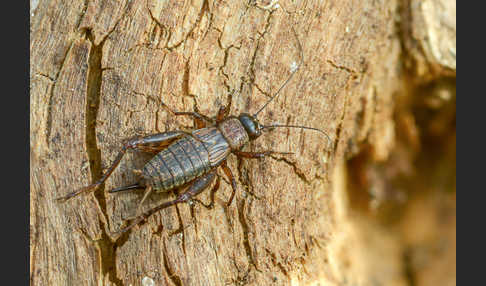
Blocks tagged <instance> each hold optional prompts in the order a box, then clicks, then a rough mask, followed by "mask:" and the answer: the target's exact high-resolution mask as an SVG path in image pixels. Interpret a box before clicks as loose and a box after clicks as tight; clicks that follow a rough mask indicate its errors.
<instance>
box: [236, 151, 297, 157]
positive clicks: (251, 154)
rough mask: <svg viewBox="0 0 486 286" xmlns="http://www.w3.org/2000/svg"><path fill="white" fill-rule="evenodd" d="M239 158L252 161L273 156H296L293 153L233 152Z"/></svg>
mask: <svg viewBox="0 0 486 286" xmlns="http://www.w3.org/2000/svg"><path fill="white" fill-rule="evenodd" d="M233 154H235V155H236V156H238V157H243V158H250V159H259V158H263V157H265V156H268V155H271V154H282V155H290V154H294V153H293V152H277V151H264V152H242V151H233Z"/></svg>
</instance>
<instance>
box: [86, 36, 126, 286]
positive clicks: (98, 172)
mask: <svg viewBox="0 0 486 286" xmlns="http://www.w3.org/2000/svg"><path fill="white" fill-rule="evenodd" d="M86 37H87V39H88V40H89V41H90V42H91V44H92V46H91V49H90V54H89V59H88V78H87V80H88V81H87V91H86V123H85V126H86V131H85V133H86V138H85V144H86V152H87V154H88V158H89V164H90V170H91V180H92V181H93V182H94V181H97V180H98V179H99V178H101V176H102V173H103V170H102V167H101V150H100V149H99V148H98V146H97V142H96V118H97V115H98V110H99V105H100V99H101V84H102V70H101V63H102V56H103V54H102V53H103V44H104V39H106V37H105V38H104V39H103V41H102V42H101V43H100V44H99V45H95V44H94V36H93V35H92V33H91V30H90V29H86ZM104 187H105V186H104V184H103V185H102V186H100V187H99V188H98V190H97V191H96V192H94V195H95V199H96V201H97V203H98V206H99V208H100V210H101V214H100V224H101V225H102V227H101V231H102V232H101V239H100V240H98V241H97V242H96V243H97V246H98V247H99V250H100V264H101V265H100V268H101V272H102V274H103V275H104V276H108V277H109V280H110V282H112V283H113V284H115V285H123V281H122V280H120V279H118V277H117V275H116V248H117V244H116V241H115V242H112V238H111V237H110V236H109V235H108V229H109V223H108V220H107V210H106V198H105V196H104V192H103V191H104Z"/></svg>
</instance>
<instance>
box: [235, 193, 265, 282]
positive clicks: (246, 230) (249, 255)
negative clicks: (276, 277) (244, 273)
mask: <svg viewBox="0 0 486 286" xmlns="http://www.w3.org/2000/svg"><path fill="white" fill-rule="evenodd" d="M244 210H245V200H241V202H240V204H239V205H238V221H239V222H240V224H241V228H242V230H243V246H244V249H245V253H246V256H247V258H248V263H250V265H253V267H254V268H255V270H256V271H258V272H262V271H261V270H259V269H258V267H257V266H256V264H255V259H254V258H253V253H252V251H251V247H250V241H249V240H248V233H249V227H248V223H247V222H246V219H245V214H244ZM248 271H250V270H248Z"/></svg>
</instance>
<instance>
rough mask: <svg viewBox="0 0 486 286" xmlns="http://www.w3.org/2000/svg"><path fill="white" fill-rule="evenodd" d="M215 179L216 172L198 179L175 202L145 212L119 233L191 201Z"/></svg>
mask: <svg viewBox="0 0 486 286" xmlns="http://www.w3.org/2000/svg"><path fill="white" fill-rule="evenodd" d="M215 177H216V172H215V171H212V172H210V173H207V174H206V175H204V176H202V177H199V178H198V179H196V180H194V182H193V183H192V184H191V185H190V186H189V189H187V191H185V192H184V193H182V194H180V195H178V196H177V198H176V199H175V200H173V201H168V202H165V203H162V204H160V205H159V206H157V207H155V208H152V209H150V210H148V211H146V212H144V213H143V214H141V215H139V216H138V217H136V218H135V219H134V221H133V222H132V223H131V224H129V225H128V226H127V227H126V228H124V229H122V230H120V231H119V232H118V233H119V234H121V233H124V232H126V231H127V230H129V229H131V228H132V227H134V226H136V225H137V224H139V223H140V222H142V221H144V220H146V219H148V218H149V217H150V216H152V215H153V214H155V213H156V212H158V211H160V210H162V209H165V208H167V207H170V206H173V205H175V204H178V203H183V202H187V201H189V200H190V199H192V197H194V196H196V195H197V194H199V193H201V192H202V191H204V190H205V189H206V188H207V187H208V186H209V185H210V184H211V183H212V182H213V180H214V178H215Z"/></svg>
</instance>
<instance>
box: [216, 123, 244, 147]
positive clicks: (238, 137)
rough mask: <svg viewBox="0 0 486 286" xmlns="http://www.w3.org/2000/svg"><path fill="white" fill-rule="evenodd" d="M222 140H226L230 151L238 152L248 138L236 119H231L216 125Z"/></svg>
mask: <svg viewBox="0 0 486 286" xmlns="http://www.w3.org/2000/svg"><path fill="white" fill-rule="evenodd" d="M218 128H219V130H221V133H222V134H223V136H224V138H225V139H226V140H228V143H229V145H230V146H231V149H233V150H238V149H240V148H241V147H242V146H243V145H245V144H246V143H247V142H248V141H249V140H250V138H249V137H248V133H247V132H246V130H245V128H244V127H243V125H241V122H240V121H239V120H238V118H235V117H231V118H228V119H226V120H224V121H223V122H221V123H220V124H219V125H218Z"/></svg>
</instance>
